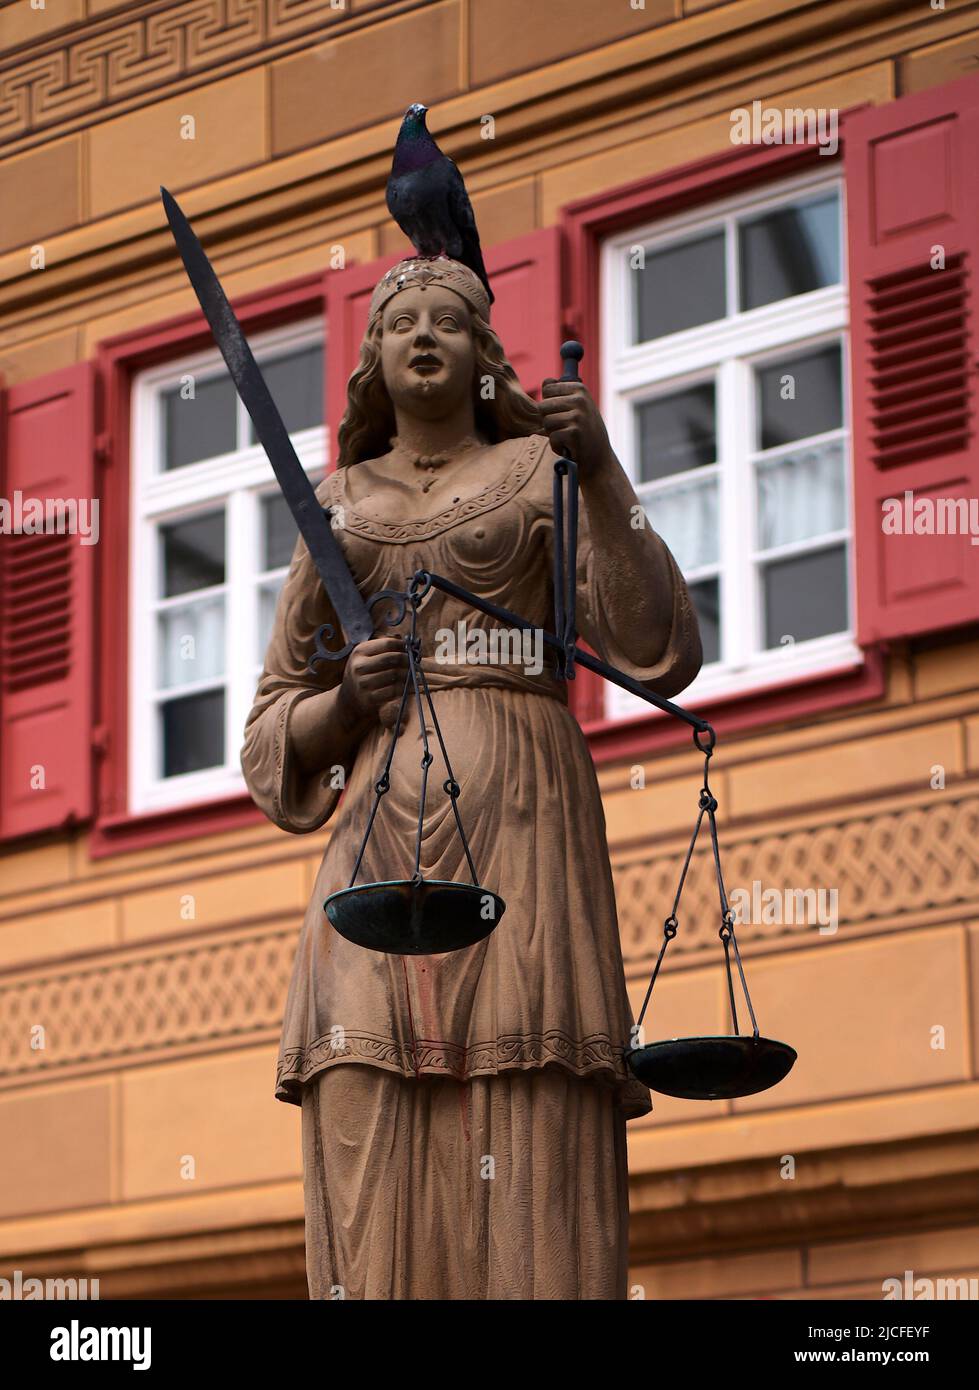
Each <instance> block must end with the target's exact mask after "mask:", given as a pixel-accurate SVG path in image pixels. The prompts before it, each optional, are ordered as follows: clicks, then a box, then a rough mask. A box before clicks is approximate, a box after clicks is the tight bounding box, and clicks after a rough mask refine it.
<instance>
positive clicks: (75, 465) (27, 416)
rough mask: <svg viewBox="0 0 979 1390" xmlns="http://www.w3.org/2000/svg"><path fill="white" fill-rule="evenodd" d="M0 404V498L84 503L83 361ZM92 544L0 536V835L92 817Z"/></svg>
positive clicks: (89, 375)
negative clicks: (0, 406) (1, 412)
mask: <svg viewBox="0 0 979 1390" xmlns="http://www.w3.org/2000/svg"><path fill="white" fill-rule="evenodd" d="M4 406H5V408H4V415H3V422H2V439H0V446H2V447H0V497H3V498H4V499H5V500H6V502H7V503H8V504H9V505H11V506H13V505H14V504H15V503H16V501H17V498H18V494H19V497H20V501H21V503H22V504H23V503H25V502H26V503H29V502H30V500H31V499H39V500H45V499H58V498H60V499H64V500H68V499H75V500H76V501H77V500H78V499H80V498H85V499H89V500H91V499H92V498H93V496H94V490H95V472H94V457H93V455H94V441H93V434H92V407H93V368H92V365H91V363H88V362H83V363H80V364H79V365H77V366H74V367H68V368H65V369H64V370H63V371H58V372H52V373H51V375H50V376H45V377H41V378H39V379H37V380H35V381H29V382H25V383H23V384H22V385H17V386H13V387H11V388H10V389H9V390H8V391H7V392H6V393H5V402H4ZM95 548H96V547H95V546H94V545H83V544H82V543H81V538H80V537H79V536H78V535H77V534H75V535H57V534H49V533H44V534H40V535H34V534H19V535H18V534H3V535H2V536H0V836H3V837H4V838H7V837H10V836H15V835H28V834H33V833H35V832H37V831H41V830H51V829H54V828H56V827H58V826H61V825H64V824H65V823H68V822H72V821H78V820H83V819H85V818H87V817H88V816H90V815H91V812H92V713H93V704H92V698H93V697H92V685H93V673H94V651H93V641H94V634H93V574H94V557H95ZM42 776H43V787H41V786H40V782H41V778H42Z"/></svg>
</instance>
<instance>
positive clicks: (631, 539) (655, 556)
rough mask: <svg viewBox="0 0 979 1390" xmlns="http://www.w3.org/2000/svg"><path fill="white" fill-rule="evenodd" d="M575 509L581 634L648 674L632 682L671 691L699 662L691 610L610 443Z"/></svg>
mask: <svg viewBox="0 0 979 1390" xmlns="http://www.w3.org/2000/svg"><path fill="white" fill-rule="evenodd" d="M581 512H582V514H583V518H584V525H583V526H582V527H581V530H582V533H583V534H582V538H581V543H580V544H579V548H578V561H579V563H578V588H579V592H580V593H581V594H582V596H583V598H584V603H583V612H582V620H583V625H582V635H583V636H586V640H591V639H589V638H587V634H586V632H585V625H590V626H591V627H592V629H593V635H594V636H595V638H596V639H598V640H600V641H601V642H602V643H603V644H604V646H605V647H606V649H608V650H615V651H617V652H618V653H619V656H620V661H623V660H624V661H625V662H626V663H627V664H628V665H630V666H632V667H634V668H635V674H637V675H638V672H639V671H640V670H641V671H644V672H648V673H649V674H648V675H645V676H639V677H638V678H639V679H643V680H646V681H649V682H650V683H651V684H654V685H655V688H656V689H657V690H658V691H659V692H660V693H661V694H665V695H669V694H676V693H678V692H679V691H681V690H683V689H685V688H686V687H687V686H688V685H689V684H690V682H691V681H692V680H693V679H694V677H695V676H696V674H697V672H698V671H699V670H700V667H701V664H702V661H703V652H702V647H701V642H700V628H699V624H698V621H697V613H696V610H695V608H694V606H693V603H692V601H691V599H690V594H689V590H688V589H687V585H686V581H685V580H684V578H683V575H682V574H681V572H680V568H679V566H678V565H677V563H676V561H675V560H674V558H673V556H672V555H671V553H670V551H669V548H668V547H667V545H666V543H665V542H664V541H663V540H662V538H661V537H660V536H659V535H657V533H656V532H655V531H654V529H653V526H652V524H651V522H650V521H649V519H648V518H647V517H646V515H645V512H644V511H643V508H642V505H641V503H640V502H639V499H638V498H637V496H636V493H635V490H634V489H633V486H632V483H631V482H630V481H629V479H628V478H627V476H626V474H625V471H624V470H623V468H622V466H621V464H620V463H619V461H618V459H617V458H616V457H615V455H614V453H613V452H612V450H611V448H609V450H608V456H607V458H605V459H604V460H602V462H601V465H600V466H599V467H595V468H593V469H591V470H589V471H588V472H586V473H585V475H584V477H582V479H581ZM609 659H610V660H611V659H612V658H611V657H610V658H609Z"/></svg>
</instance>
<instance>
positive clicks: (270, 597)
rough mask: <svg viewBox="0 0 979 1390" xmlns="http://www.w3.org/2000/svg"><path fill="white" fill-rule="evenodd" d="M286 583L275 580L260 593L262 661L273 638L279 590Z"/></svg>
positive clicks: (259, 627) (259, 629) (259, 611)
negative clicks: (273, 622)
mask: <svg viewBox="0 0 979 1390" xmlns="http://www.w3.org/2000/svg"><path fill="white" fill-rule="evenodd" d="M284 582H285V581H284V580H282V579H273V580H272V581H271V582H270V583H266V584H263V585H262V586H261V588H260V589H259V591H258V653H257V660H259V661H262V660H263V659H264V657H265V651H266V648H267V647H268V644H269V638H270V637H271V636H272V621H273V619H274V618H275V605H276V603H277V602H278V599H279V590H280V589H281V588H282V585H283V583H284Z"/></svg>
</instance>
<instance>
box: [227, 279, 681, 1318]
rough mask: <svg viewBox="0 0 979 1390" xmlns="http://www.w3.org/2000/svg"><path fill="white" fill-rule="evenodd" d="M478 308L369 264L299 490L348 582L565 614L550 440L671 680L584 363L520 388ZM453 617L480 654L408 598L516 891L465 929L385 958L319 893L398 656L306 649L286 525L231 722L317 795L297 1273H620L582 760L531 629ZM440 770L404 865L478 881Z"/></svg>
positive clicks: (486, 858)
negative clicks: (499, 636)
mask: <svg viewBox="0 0 979 1390" xmlns="http://www.w3.org/2000/svg"><path fill="white" fill-rule="evenodd" d="M489 313H490V309H489V302H488V298H487V293H486V289H485V287H484V286H483V284H482V283H481V282H480V281H479V279H477V277H476V276H475V275H474V274H473V273H472V271H470V270H469V269H467V268H466V267H465V266H463V265H462V264H460V263H459V262H457V261H454V260H451V259H449V258H447V257H444V256H439V257H435V258H431V259H425V258H417V259H410V260H406V261H402V262H401V263H400V264H399V265H397V266H396V267H395V268H394V269H393V270H391V271H389V272H388V273H387V274H386V275H385V276H384V277H383V278H382V279H381V280H380V282H379V283H378V285H377V287H376V289H375V291H374V295H373V299H372V302H371V307H370V317H369V322H368V327H367V331H366V335H365V338H364V341H363V344H362V347H361V355H360V362H359V365H358V367H357V369H356V370H355V372H354V373H353V375H352V376H351V378H350V382H349V386H348V408H347V412H346V415H345V417H344V421H343V424H342V425H341V427H340V431H339V458H338V467H337V469H336V471H335V472H334V473H332V474H331V475H330V476H328V477H327V478H326V479H325V480H324V482H323V483H322V484H321V485H320V487H319V489H318V491H317V495H318V497H319V499H320V501H321V502H322V504H323V506H325V507H326V506H328V507H330V508H332V509H333V513H334V515H335V517H336V519H337V522H338V531H337V534H338V537H339V539H340V540H341V543H342V547H343V551H344V554H345V557H346V559H347V562H348V564H349V566H350V568H351V570H352V572H353V574H354V577H355V579H356V581H357V585H358V587H359V589H360V591H361V593H362V594H363V595H364V596H365V597H367V596H369V595H371V594H373V593H375V592H376V591H377V590H379V589H382V588H388V587H390V588H396V589H399V590H403V589H404V588H405V587H406V585H407V583H408V580H409V579H410V577H411V575H412V574H413V573H414V572H415V571H416V570H418V569H420V568H425V569H430V570H432V571H435V572H437V573H439V574H442V575H444V576H446V577H447V578H449V579H452V580H454V581H455V582H457V583H459V584H461V585H463V586H464V587H466V588H467V589H469V590H471V591H472V592H474V593H477V594H479V595H480V596H482V597H485V598H487V599H489V600H491V601H492V602H494V603H496V604H499V605H502V606H504V607H506V608H508V609H510V610H512V611H515V612H517V613H520V614H522V615H523V616H524V617H526V618H528V619H530V620H531V621H532V622H535V623H537V624H539V625H540V627H542V628H551V629H552V630H553V626H554V616H553V605H552V594H551V585H552V572H553V571H552V549H551V547H552V534H553V533H552V494H551V488H552V474H553V465H554V462H555V458H556V454H555V452H554V450H555V449H561V448H562V447H563V448H566V449H568V450H569V451H570V453H571V455H572V457H573V458H575V459H576V461H577V463H578V466H579V473H580V484H581V512H580V522H579V540H578V561H577V574H576V582H577V613H578V629H579V632H580V634H581V636H582V638H583V639H584V640H585V641H586V642H587V643H588V644H589V645H590V646H591V647H592V648H593V649H594V650H595V651H597V652H598V653H599V654H600V655H601V656H602V657H604V658H605V659H606V660H608V661H610V662H612V663H614V664H615V665H616V666H618V667H619V668H621V669H622V670H623V671H625V672H626V673H628V674H629V675H631V676H634V677H635V678H636V679H638V680H640V681H642V682H643V683H644V684H646V685H647V686H648V687H649V688H650V689H651V690H654V691H658V692H660V693H662V694H665V695H673V694H676V693H677V692H679V691H680V690H682V689H683V688H684V687H685V686H686V685H688V684H689V682H690V681H691V680H692V679H693V677H694V676H695V675H696V673H697V671H698V670H699V667H700V663H701V647H700V638H699V633H698V627H697V620H696V615H695V613H694V610H693V607H692V604H691V601H690V598H689V594H688V592H687V588H686V585H685V584H684V581H683V578H682V576H681V574H680V572H679V570H678V568H677V566H676V563H675V561H674V560H673V557H672V556H671V554H670V552H669V550H668V549H667V547H666V546H665V544H664V543H663V542H662V541H661V540H660V538H659V537H658V536H657V535H656V534H655V532H654V531H653V530H652V529H651V527H650V526H649V525H648V524H647V525H644V526H643V525H637V524H636V518H637V517H638V516H639V515H640V513H639V512H638V510H637V509H638V506H639V504H638V502H637V500H636V496H635V493H634V491H633V489H632V487H631V485H630V483H629V481H628V479H627V477H626V475H625V473H624V472H623V470H622V467H621V465H620V464H619V462H618V460H617V459H616V457H615V455H614V453H613V452H612V449H611V447H610V444H609V441H608V436H607V434H606V431H605V427H604V425H603V423H602V419H601V416H600V414H599V412H598V410H597V408H596V406H595V404H594V402H593V401H592V399H591V397H590V395H589V394H588V391H587V389H586V388H585V387H584V386H583V385H582V384H581V383H580V382H559V381H548V382H546V383H545V385H544V387H543V393H542V394H543V400H542V401H541V402H540V403H537V402H535V401H533V400H532V399H531V398H530V397H529V396H527V395H526V394H525V393H524V392H523V390H522V389H521V387H520V385H519V383H518V381H517V378H516V375H515V373H514V371H513V369H512V367H511V366H510V364H509V363H508V361H507V359H506V357H505V355H504V351H503V347H502V345H501V343H500V341H499V339H498V338H497V336H496V334H495V333H494V332H493V330H492V328H491V327H490V325H489ZM375 612H377V613H379V612H380V609H377V610H375ZM463 620H464V621H465V624H466V628H467V629H468V631H469V632H470V633H472V632H473V631H475V630H477V629H482V630H483V632H484V634H485V637H486V643H487V646H486V650H488V651H490V652H492V651H493V647H492V644H491V643H490V640H489V639H490V637H491V636H492V633H491V631H490V629H492V627H493V625H494V624H493V620H492V619H491V618H490V617H488V616H487V615H485V614H481V613H479V612H478V611H474V610H465V609H464V608H463V607H462V606H461V605H460V604H459V602H458V600H456V599H453V598H451V597H449V596H447V595H446V594H444V593H442V592H440V591H438V590H435V589H433V590H431V591H430V592H429V593H428V595H427V596H426V598H425V599H424V600H423V602H422V604H421V607H420V608H419V611H418V635H419V636H420V638H421V651H422V657H423V665H424V669H425V672H426V674H427V677H428V681H429V684H430V687H431V689H432V693H433V698H434V701H435V706H436V712H437V714H438V718H439V723H440V724H441V726H442V731H443V734H444V737H445V741H446V745H447V748H448V752H449V756H450V759H451V761H452V764H453V771H454V773H455V777H456V779H457V781H458V782H459V784H460V786H461V795H460V797H459V802H458V805H459V810H460V814H461V816H462V819H463V824H464V826H465V828H466V833H467V835H468V837H469V840H470V844H471V847H472V853H473V858H474V861H475V863H476V865H477V866H478V871H479V876H480V882H481V884H483V885H484V886H485V887H487V888H489V889H491V890H492V891H493V892H496V893H499V894H500V896H501V897H502V898H504V899H505V900H506V903H507V911H506V915H505V917H504V918H503V919H502V921H501V922H500V924H499V926H498V927H497V928H496V929H495V930H494V931H493V932H492V933H491V934H490V935H489V936H488V937H487V938H486V940H484V941H482V942H480V943H479V944H478V945H475V946H472V947H470V948H468V949H464V950H461V951H455V952H452V953H451V954H447V955H442V956H393V955H383V954H379V953H377V952H374V951H368V950H364V949H361V948H360V947H358V946H356V945H353V944H351V943H350V942H348V941H346V940H344V939H343V938H341V937H340V936H339V935H338V934H337V933H336V932H335V931H334V930H333V928H332V927H331V926H330V925H329V923H328V922H327V920H326V917H325V915H324V912H323V902H324V899H325V898H326V897H327V896H328V895H329V894H330V893H332V892H334V891H336V890H338V889H341V888H345V887H346V886H347V885H348V884H349V882H350V877H351V873H352V870H353V865H354V862H355V859H356V854H357V851H358V849H359V847H360V843H361V839H362V837H363V833H364V830H365V828H366V822H367V817H368V815H369V812H370V807H371V803H372V799H373V795H374V782H375V780H376V778H377V777H378V775H379V772H380V770H381V768H382V767H383V763H384V758H385V755H386V751H387V748H388V746H389V741H390V739H391V738H392V737H393V736H395V731H394V730H393V728H392V725H393V724H394V723H395V722H397V714H398V708H399V702H400V696H401V691H402V687H403V683H404V678H405V670H406V665H405V661H406V658H405V648H404V642H403V639H402V637H401V636H400V635H398V634H399V630H398V629H391V628H386V629H384V628H382V629H381V631H380V633H379V635H377V636H375V637H373V638H372V639H371V640H369V641H367V642H364V643H362V644H361V645H360V646H359V647H356V648H355V649H354V651H353V653H352V654H351V655H350V656H349V657H348V658H347V660H346V661H345V662H344V663H340V662H336V663H330V662H325V663H322V664H321V665H319V666H318V667H317V674H316V675H315V676H314V675H311V674H310V673H309V671H308V669H307V665H306V663H307V660H308V658H309V656H310V654H311V652H312V650H313V642H314V634H315V632H316V630H317V628H319V626H320V625H321V624H322V623H324V622H331V621H332V622H335V615H334V614H333V610H332V607H331V605H330V603H329V600H328V599H327V597H326V595H325V593H324V591H323V588H322V586H321V585H320V582H319V580H318V578H317V576H316V573H315V570H314V568H313V566H312V563H311V561H310V559H309V555H308V552H307V551H306V548H305V545H304V543H303V542H302V541H301V540H300V541H299V543H298V544H297V546H296V551H295V554H294V556H293V560H292V564H291V567H290V570H289V574H288V577H287V579H286V580H285V583H284V586H283V590H282V593H281V596H280V599H279V604H278V608H277V612H276V617H275V625H274V631H273V634H272V638H271V641H270V644H269V648H268V653H267V656H266V660H265V668H264V671H263V673H262V677H261V681H260V684H259V687H258V692H257V695H256V698H255V704H254V707H253V709H252V711H251V714H250V715H249V718H248V723H247V727H246V736H245V745H244V749H243V752H242V766H243V768H244V772H245V776H246V778H247V781H248V785H249V788H250V789H251V792H252V795H253V796H254V798H255V800H256V802H257V803H258V805H259V806H260V807H261V808H262V809H263V811H264V812H265V813H266V815H267V816H269V818H270V819H271V820H273V821H274V822H275V823H276V824H277V825H279V826H281V827H282V828H283V829H286V830H290V831H293V832H296V833H300V834H301V833H303V832H306V831H311V830H315V829H317V828H318V827H319V826H322V825H323V824H324V822H326V821H327V820H329V819H330V817H331V816H332V817H333V818H334V819H333V830H332V836H331V838H330V841H329V844H328V846H327V849H326V852H325V854H324V856H323V861H322V865H321V867H320V871H319V874H318V876H317V879H316V884H315V887H314V890H313V894H312V898H311V901H310V904H309V909H308V912H307V914H306V919H305V922H304V925H303V929H302V934H301V937H300V942H299V947H298V950H297V953H296V959H295V965H294V969H293V975H292V983H291V986H290V989H289V995H288V1001H287V1004H286V1009H285V1018H284V1023H283V1029H282V1042H281V1048H280V1055H279V1063H278V1077H277V1085H276V1095H277V1097H278V1098H279V1099H280V1100H284V1101H291V1102H293V1103H294V1104H297V1105H301V1106H302V1132H303V1157H304V1174H305V1205H306V1250H307V1267H308V1276H309V1288H310V1294H311V1296H312V1297H313V1298H324V1299H325V1298H336V1297H346V1298H374V1299H377V1298H379V1299H592V1298H598V1299H612V1298H624V1297H625V1296H626V1275H627V1236H628V1187H627V1172H626V1147H625V1137H626V1136H625V1123H626V1120H627V1119H629V1118H631V1117H634V1116H637V1115H642V1114H644V1113H646V1112H648V1111H649V1110H650V1109H651V1103H650V1099H649V1093H648V1091H647V1090H646V1088H645V1087H643V1086H642V1085H640V1084H639V1083H638V1082H637V1081H636V1080H635V1079H634V1078H633V1077H632V1076H631V1074H630V1072H629V1071H628V1068H627V1067H626V1065H625V1063H624V1061H623V1048H624V1046H626V1045H628V1043H629V1041H630V1028H631V1025H632V1018H631V1013H630V1008H629V1003H628V999H627V996H626V989H625V981H624V975H623V967H622V955H621V950H620V946H619V939H618V928H617V923H616V913H615V902H614V897H613V890H612V875H611V870H610V866H609V858H608V848H607V845H606V840H605V823H604V816H603V811H602V803H601V799H600V795H599V789H598V783H597V780H596V777H595V772H594V768H593V765H592V761H591V758H590V755H589V751H588V747H587V744H586V742H585V739H584V737H583V735H582V733H581V731H580V729H579V727H578V724H577V722H576V721H575V719H574V717H573V716H572V715H571V713H570V712H569V710H568V692H567V685H566V684H565V683H564V682H563V681H560V680H558V679H556V678H555V676H554V674H553V668H554V662H553V660H552V659H551V658H550V657H545V658H544V660H543V663H540V662H537V663H536V664H535V663H534V662H533V661H527V660H525V659H524V656H525V653H524V652H522V651H519V650H518V651H513V650H512V649H511V650H510V651H509V652H508V656H509V657H510V658H511V659H509V660H506V661H496V662H493V661H486V662H484V663H479V664H477V663H475V662H473V661H471V660H467V653H466V651H465V650H463V651H459V650H458V649H457V650H456V653H455V659H454V660H447V659H445V645H444V642H443V647H442V651H441V655H440V656H438V657H436V656H435V655H434V654H433V653H435V651H436V649H437V648H438V645H439V641H440V634H442V635H443V636H444V633H445V632H446V630H458V625H459V623H460V621H463ZM396 736H397V738H398V743H397V749H396V753H395V758H394V764H393V768H392V773H391V790H390V792H389V793H388V794H387V795H386V796H385V797H384V798H383V801H382V804H381V807H380V811H379V813H378V816H377V821H376V823H375V826H374V830H373V834H372V836H371V839H370V841H369V844H368V847H367V853H366V856H365V860H364V863H363V866H362V869H361V872H360V874H359V877H358V882H362V883H366V882H372V881H377V880H384V879H395V878H404V877H408V876H410V871H411V863H410V860H411V855H412V852H413V845H414V837H415V833H416V827H417V820H418V810H419V799H420V789H421V771H420V766H419V758H420V753H421V742H420V730H419V727H418V716H417V712H416V709H415V707H414V703H413V702H411V701H409V704H408V706H407V711H406V715H405V718H404V720H403V722H402V725H401V729H400V731H399V732H398V733H397V735H396ZM433 747H436V749H437V745H435V744H434V742H433ZM436 758H438V753H437V751H436ZM434 771H436V772H441V771H442V770H441V767H440V766H439V765H438V763H436V767H435V769H434ZM443 777H444V773H442V776H435V775H434V774H433V776H432V778H431V779H430V782H429V791H428V796H427V798H426V804H425V814H424V825H423V842H422V850H423V852H422V861H421V869H422V872H423V874H424V875H425V877H426V878H437V879H447V880H457V881H467V880H468V875H467V874H466V865H465V861H464V851H463V847H462V844H461V842H460V839H459V836H458V834H457V831H456V827H455V822H454V819H453V816H452V811H451V805H450V803H449V800H448V798H447V797H446V796H445V794H444V792H443V791H442V787H441V783H442V780H443ZM341 789H342V790H343V799H342V802H341V800H340V798H341ZM338 803H339V809H337V808H338ZM335 812H336V814H335V815H334V813H335Z"/></svg>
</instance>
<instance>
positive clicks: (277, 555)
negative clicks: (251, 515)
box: [262, 492, 299, 570]
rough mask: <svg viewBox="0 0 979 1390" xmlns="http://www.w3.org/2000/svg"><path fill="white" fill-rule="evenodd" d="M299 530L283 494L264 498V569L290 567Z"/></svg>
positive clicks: (276, 493) (278, 493) (274, 494)
mask: <svg viewBox="0 0 979 1390" xmlns="http://www.w3.org/2000/svg"><path fill="white" fill-rule="evenodd" d="M298 535H299V528H298V527H297V526H296V523H295V521H294V520H293V516H292V512H291V511H290V510H289V504H288V503H287V502H286V499H285V498H284V497H283V496H282V494H281V492H272V493H270V494H269V495H268V497H263V498H262V569H263V570H277V569H281V568H282V566H283V565H288V564H289V562H290V560H291V559H292V552H293V550H294V549H295V546H296V537H297V536H298Z"/></svg>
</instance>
